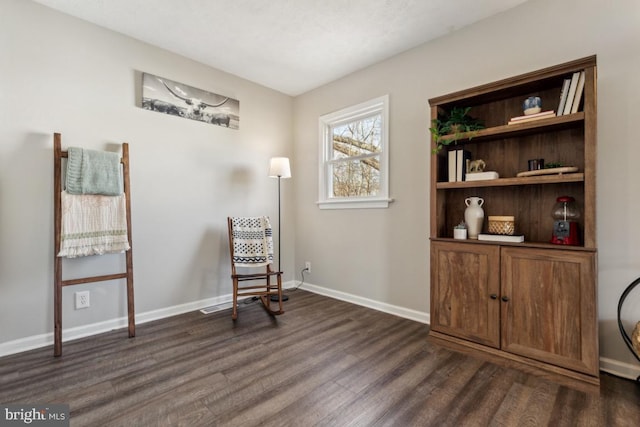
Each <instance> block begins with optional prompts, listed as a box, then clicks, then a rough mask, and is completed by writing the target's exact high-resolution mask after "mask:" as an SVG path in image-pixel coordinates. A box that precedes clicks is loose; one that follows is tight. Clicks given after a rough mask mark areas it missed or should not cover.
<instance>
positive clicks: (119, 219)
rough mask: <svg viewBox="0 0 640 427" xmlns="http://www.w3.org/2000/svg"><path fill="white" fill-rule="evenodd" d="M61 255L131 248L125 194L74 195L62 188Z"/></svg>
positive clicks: (70, 255)
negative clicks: (128, 236)
mask: <svg viewBox="0 0 640 427" xmlns="http://www.w3.org/2000/svg"><path fill="white" fill-rule="evenodd" d="M61 201H62V224H61V230H60V231H61V233H60V234H61V242H60V252H59V253H58V256H59V257H67V258H75V257H80V256H88V255H102V254H107V253H119V252H124V251H126V250H129V248H130V246H129V240H128V238H127V214H126V212H127V211H126V199H125V194H124V193H122V194H121V195H119V196H97V195H74V194H68V193H67V192H66V191H63V192H62V197H61Z"/></svg>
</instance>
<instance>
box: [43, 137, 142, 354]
mask: <svg viewBox="0 0 640 427" xmlns="http://www.w3.org/2000/svg"><path fill="white" fill-rule="evenodd" d="M53 146H54V147H53V152H54V156H53V157H54V160H53V187H54V188H53V193H54V195H53V200H54V218H53V219H54V230H55V231H54V254H53V256H54V273H55V279H54V297H53V304H54V307H53V313H54V314H53V316H54V348H53V355H54V356H56V357H57V356H61V355H62V288H63V287H64V286H72V285H81V284H84V283H93V282H105V281H109V280H116V279H126V281H127V312H128V321H129V338H132V337H134V336H135V335H136V324H135V311H134V305H133V241H132V239H131V191H130V184H129V145H128V144H127V143H126V142H125V143H123V144H122V158H121V163H122V174H123V176H122V177H123V184H124V193H125V200H126V205H127V206H126V209H127V210H126V216H127V237H128V239H129V245H130V246H131V248H130V249H129V250H128V251H126V252H125V257H126V264H127V271H126V272H124V273H116V274H107V275H103V276H92V277H81V278H77V279H71V280H63V279H62V258H61V257H59V256H57V255H58V253H59V252H60V244H61V224H62V201H61V193H62V158H66V157H68V152H67V151H62V136H61V134H59V133H54V134H53Z"/></svg>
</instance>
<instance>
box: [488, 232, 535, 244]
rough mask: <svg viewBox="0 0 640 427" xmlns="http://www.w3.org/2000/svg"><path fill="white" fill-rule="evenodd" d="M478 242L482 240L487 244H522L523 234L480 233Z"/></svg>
mask: <svg viewBox="0 0 640 427" xmlns="http://www.w3.org/2000/svg"><path fill="white" fill-rule="evenodd" d="M478 240H484V241H487V242H511V243H522V242H524V234H514V235H509V234H488V233H480V234H478Z"/></svg>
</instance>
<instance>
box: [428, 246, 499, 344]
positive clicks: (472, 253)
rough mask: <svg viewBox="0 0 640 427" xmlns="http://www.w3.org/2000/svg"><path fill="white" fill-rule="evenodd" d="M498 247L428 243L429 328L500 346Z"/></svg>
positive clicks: (480, 342)
mask: <svg viewBox="0 0 640 427" xmlns="http://www.w3.org/2000/svg"><path fill="white" fill-rule="evenodd" d="M499 267H500V247H499V246H495V245H479V244H478V245H476V244H460V243H448V242H432V243H431V329H433V330H434V331H437V332H442V333H445V334H448V335H452V336H456V337H459V338H463V339H466V340H469V341H473V342H476V343H479V344H484V345H487V346H490V347H494V348H498V347H499V345H500V330H499V325H500V300H499V298H498V297H499V290H500V283H499V281H500V274H499Z"/></svg>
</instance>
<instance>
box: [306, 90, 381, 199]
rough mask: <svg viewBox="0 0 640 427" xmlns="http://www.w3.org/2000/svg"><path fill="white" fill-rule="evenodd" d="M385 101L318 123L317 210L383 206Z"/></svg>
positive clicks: (330, 116) (356, 107)
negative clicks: (318, 195)
mask: <svg viewBox="0 0 640 427" xmlns="http://www.w3.org/2000/svg"><path fill="white" fill-rule="evenodd" d="M388 123H389V96H388V95H385V96H382V97H380V98H376V99H372V100H371V101H367V102H363V103H362V104H359V105H355V106H353V107H348V108H345V109H343V110H340V111H336V112H334V113H330V114H327V115H324V116H322V117H320V150H321V151H320V201H319V202H318V205H319V206H320V208H321V209H344V208H386V207H388V206H389V202H390V201H391V200H390V199H389V162H388V158H389V125H388Z"/></svg>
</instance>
